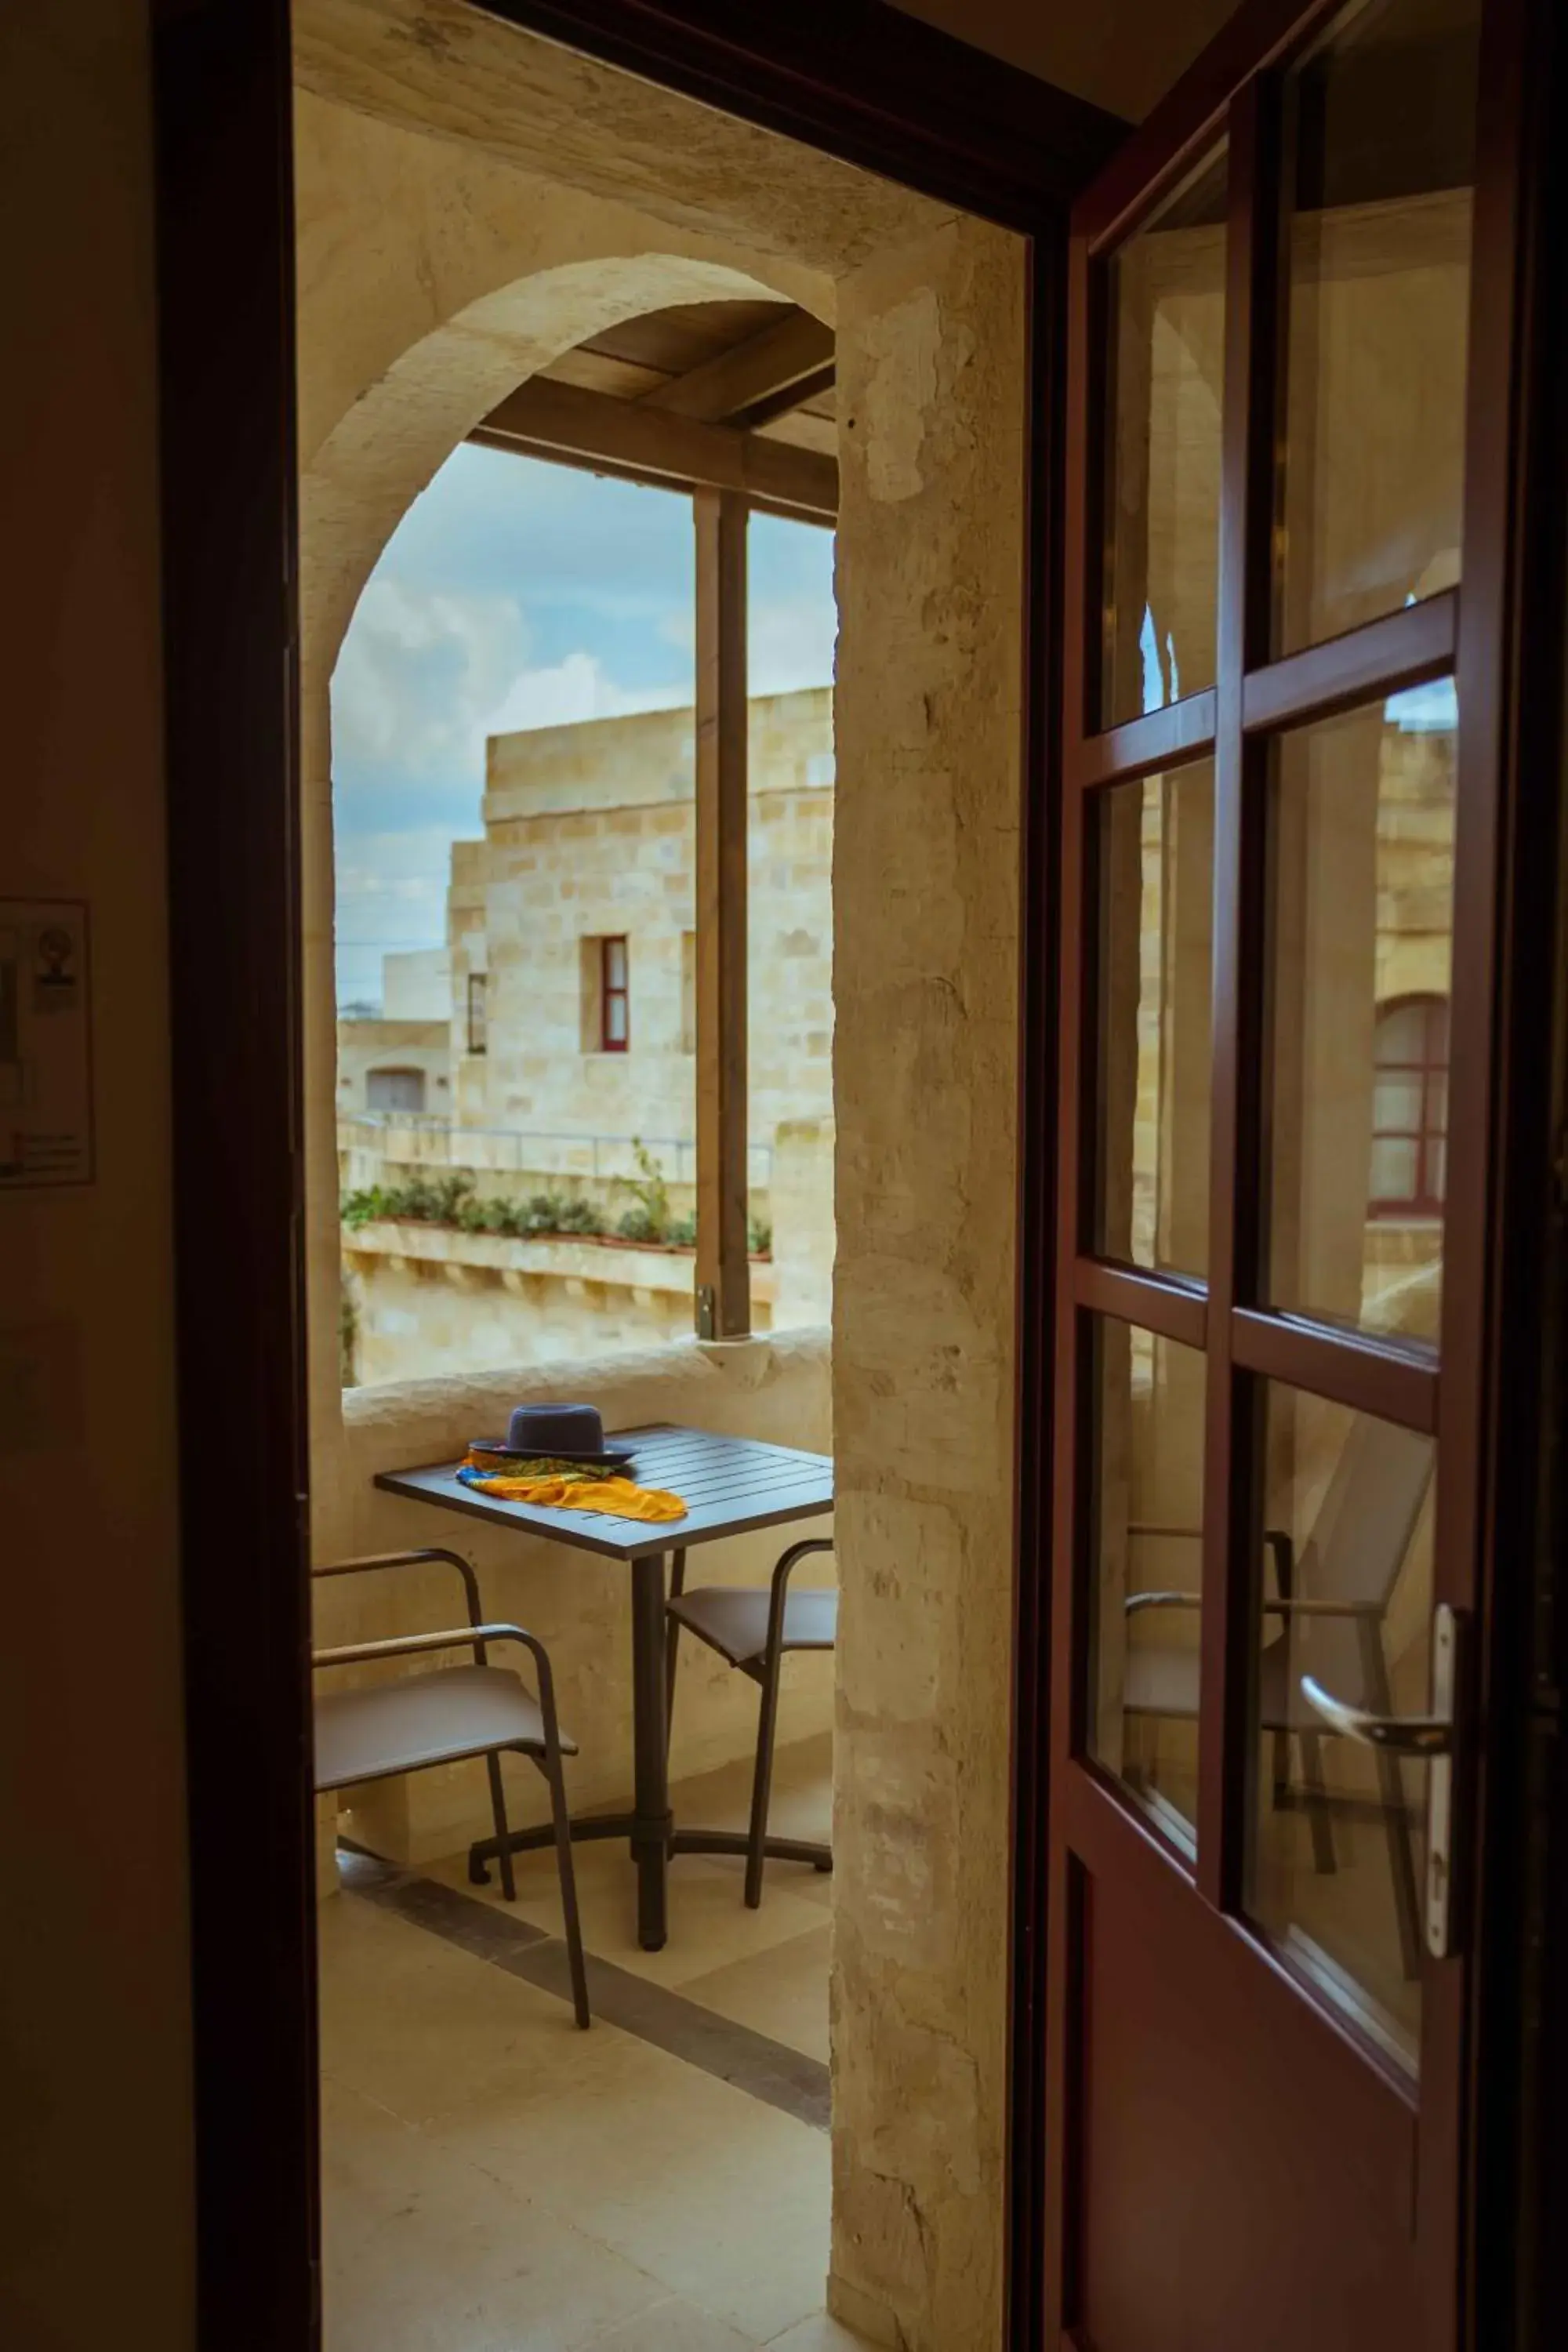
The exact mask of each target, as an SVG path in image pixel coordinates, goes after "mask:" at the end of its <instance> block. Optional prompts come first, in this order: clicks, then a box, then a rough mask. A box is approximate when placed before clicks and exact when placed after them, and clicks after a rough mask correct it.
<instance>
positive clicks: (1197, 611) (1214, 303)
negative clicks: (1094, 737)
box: [1099, 148, 1226, 727]
mask: <svg viewBox="0 0 1568 2352" xmlns="http://www.w3.org/2000/svg"><path fill="white" fill-rule="evenodd" d="M1225 222H1226V152H1225V150H1224V149H1223V148H1221V149H1220V150H1219V151H1218V152H1216V153H1215V154H1214V155H1212V156H1211V157H1209V158H1208V159H1207V161H1205V163H1203V164H1201V165H1200V166H1199V168H1198V170H1197V171H1196V172H1195V173H1194V174H1193V175H1192V176H1191V177H1190V178H1189V179H1188V180H1186V181H1185V182H1184V184H1183V185H1182V186H1181V187H1180V188H1178V189H1177V191H1176V193H1175V194H1173V196H1170V197H1169V198H1167V200H1166V202H1165V203H1164V204H1163V205H1162V206H1161V208H1160V210H1159V211H1158V212H1157V213H1156V214H1155V215H1154V217H1153V218H1152V220H1151V221H1150V222H1148V223H1147V225H1146V226H1144V227H1143V228H1142V229H1140V230H1139V231H1138V233H1137V235H1136V236H1132V237H1130V238H1129V240H1128V242H1127V243H1126V244H1125V245H1124V246H1123V247H1121V251H1120V252H1119V253H1117V254H1116V256H1115V257H1114V258H1113V259H1112V261H1111V262H1110V268H1109V269H1108V271H1107V277H1108V279H1109V288H1108V297H1109V299H1108V310H1109V326H1108V337H1109V349H1108V351H1107V354H1106V393H1105V397H1106V414H1105V424H1104V433H1105V505H1104V513H1103V526H1102V527H1103V534H1104V536H1103V557H1102V561H1103V563H1104V568H1105V577H1104V583H1103V584H1104V612H1103V616H1102V624H1101V647H1100V696H1099V703H1100V713H1099V721H1100V726H1102V727H1113V726H1116V725H1118V724H1119V723H1120V722H1121V720H1122V719H1136V718H1138V717H1139V716H1140V714H1141V713H1142V712H1143V711H1146V710H1157V709H1160V708H1161V707H1162V705H1163V704H1164V703H1167V702H1176V701H1179V700H1180V699H1181V698H1182V697H1183V696H1184V695H1187V694H1195V693H1196V692H1198V691H1199V689H1200V688H1203V687H1205V686H1212V685H1213V684H1214V681H1215V616H1216V613H1217V608H1218V585H1219V481H1220V415H1221V407H1222V404H1223V396H1224V377H1225V247H1226V233H1225Z"/></svg>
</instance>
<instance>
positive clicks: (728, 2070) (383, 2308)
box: [321, 1741, 860, 2352]
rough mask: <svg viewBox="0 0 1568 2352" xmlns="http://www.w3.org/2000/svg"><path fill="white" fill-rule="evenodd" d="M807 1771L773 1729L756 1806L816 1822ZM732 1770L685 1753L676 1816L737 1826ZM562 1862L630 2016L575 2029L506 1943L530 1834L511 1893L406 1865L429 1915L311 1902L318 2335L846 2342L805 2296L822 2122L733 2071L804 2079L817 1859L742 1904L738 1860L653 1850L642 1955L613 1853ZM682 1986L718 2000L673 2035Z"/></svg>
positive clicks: (547, 2344) (649, 2351) (587, 1850)
mask: <svg viewBox="0 0 1568 2352" xmlns="http://www.w3.org/2000/svg"><path fill="white" fill-rule="evenodd" d="M827 1780H828V1757H827V1746H826V1741H813V1742H810V1743H807V1744H805V1745H804V1746H802V1747H799V1748H794V1749H786V1750H782V1751H781V1752H780V1755H779V1758H778V1762H777V1780H776V1784H775V1797H774V1806H773V1827H774V1828H775V1829H776V1830H778V1831H780V1832H784V1833H785V1834H788V1833H790V1832H791V1831H794V1832H795V1833H796V1834H799V1835H805V1836H816V1837H821V1836H824V1835H825V1834H826V1819H827ZM746 1793H747V1773H746V1770H745V1769H744V1768H741V1769H735V1770H728V1771H725V1772H722V1773H716V1774H710V1775H707V1776H705V1777H704V1778H703V1779H702V1780H694V1781H689V1782H688V1783H686V1784H685V1785H684V1786H683V1787H681V1788H680V1789H679V1790H677V1792H676V1809H677V1815H678V1818H681V1819H685V1820H688V1821H697V1820H701V1821H705V1822H712V1823H714V1824H716V1825H719V1826H723V1827H728V1826H731V1825H739V1824H740V1823H741V1822H743V1820H744V1813H745V1803H746ZM797 1825H798V1826H797ZM577 1864H578V1873H579V1885H580V1890H581V1895H582V1902H583V1911H584V1933H585V1937H586V1941H587V1944H588V1948H589V1951H590V1953H591V1954H593V1955H595V1956H597V1958H600V1959H601V1960H604V1961H608V1962H611V1963H613V1964H614V1970H621V1971H625V1972H626V1977H624V1978H621V1979H616V1981H618V1982H619V1983H620V1984H621V1985H622V1987H623V1989H624V1991H623V1998H622V1999H621V2000H620V2002H619V2013H620V2014H621V2015H622V2016H624V2017H626V2018H628V2019H630V2020H631V2021H632V2028H631V2030H628V2028H627V2027H626V2026H625V2025H622V2024H618V2023H616V2022H615V2021H613V2020H612V2019H611V2018H610V2017H608V2016H605V2015H600V2016H596V2017H595V2022H594V2025H593V2028H592V2030H591V2031H590V2032H587V2033H585V2034H584V2033H579V2032H577V2031H576V2029H575V2027H574V2024H573V2021H572V2016H571V2012H570V2011H569V2009H568V2008H567V2006H566V2004H565V2002H564V2001H563V2000H561V1999H559V1998H557V1997H556V1995H554V1994H553V1993H552V1992H550V1991H547V1990H542V1988H541V1987H540V1985H538V1984H537V1983H534V1982H531V1981H527V1980H526V1979H525V1978H524V1977H522V1976H520V1975H518V1974H515V1973H512V1972H511V1971H510V1969H509V1967H508V1965H507V1960H508V1951H507V1946H508V1943H509V1942H511V1943H515V1944H517V1945H518V1946H519V1948H520V1950H521V1964H522V1965H523V1966H525V1967H527V1966H532V1965H533V1964H534V1963H536V1962H537V1959H538V1956H539V1953H540V1951H541V1950H542V1949H543V1950H546V1951H548V1949H549V1948H548V1947H543V1946H542V1945H541V1943H540V1941H539V1939H538V1937H537V1936H535V1937H532V1938H531V1940H528V1939H527V1931H528V1929H529V1928H532V1929H534V1930H538V1929H543V1930H545V1931H547V1932H548V1933H549V1934H550V1935H552V1936H553V1935H556V1934H558V1933H559V1929H560V1906H559V1902H558V1900H557V1895H556V1888H555V1878H554V1865H553V1861H552V1857H551V1856H550V1855H548V1854H533V1855H526V1856H520V1857H519V1864H518V1900H517V1903H516V1905H515V1906H509V1905H505V1904H503V1903H501V1901H500V1895H499V1891H497V1890H496V1889H493V1888H492V1889H489V1890H486V1889H481V1888H471V1887H469V1886H468V1883H467V1878H466V1874H465V1871H464V1867H463V1864H462V1862H461V1861H460V1860H457V1861H453V1862H451V1863H449V1864H438V1865H435V1866H433V1867H431V1868H430V1869H428V1870H426V1871H425V1872H423V1873H422V1874H421V1876H422V1877H423V1878H424V1879H426V1880H427V1881H428V1880H434V1881H437V1887H436V1888H435V1889H431V1890H427V1893H426V1901H425V1916H426V1917H436V1918H438V1919H439V1921H440V1922H441V1931H439V1932H438V1931H437V1929H436V1928H433V1927H431V1926H430V1925H427V1924H423V1923H422V1920H421V1917H420V1916H416V1914H417V1913H418V1909H419V1906H418V1905H417V1903H416V1902H414V1901H412V1900H411V1899H410V1898H409V1896H408V1894H407V1892H406V1890H403V1889H400V1888H399V1887H398V1886H397V1885H390V1886H388V1887H386V1888H384V1889H381V1890H379V1891H377V1892H374V1894H373V1893H363V1892H345V1893H344V1894H343V1895H341V1896H340V1897H338V1898H336V1899H334V1900H333V1901H331V1902H330V1903H328V1904H326V1905H325V1906H323V1910H322V1919H321V2074H322V2113H323V2124H322V2134H323V2170H324V2182H325V2203H326V2212H325V2230H326V2270H327V2275H326V2311H327V2343H328V2352H600V2348H601V2347H603V2352H612V2347H613V2352H758V2347H763V2346H766V2347H773V2352H854V2347H856V2346H858V2343H859V2340H860V2339H859V2338H858V2337H856V2336H851V2335H850V2334H848V2333H847V2331H846V2330H845V2329H843V2328H842V2327H839V2326H837V2325H836V2324H835V2323H834V2322H833V2321H831V2320H829V2319H828V2318H826V2316H825V2315H824V2312H823V2302H822V2294H823V2280H824V2276H825V2273H826V2267H827V2206H828V2141H827V2136H826V2132H825V2131H824V2130H822V2129H821V2128H820V2126H819V2125H818V2124H817V2123H816V2122H811V2121H806V2120H803V2119H802V2117H803V2115H804V2114H805V2112H808V2111H809V2105H810V2103H809V2100H807V2101H806V2103H805V2105H803V2106H802V2107H801V2108H800V2110H799V2111H798V2112H796V2111H792V2106H791V2101H792V2099H793V2098H794V2097H795V2092H794V2091H793V2090H792V2089H791V2088H790V2087H788V2085H787V2084H786V2087H785V2089H784V2092H783V2093H782V2094H781V2095H777V2096H773V2095H761V2096H759V2095H754V2093H753V2091H752V2090H751V2089H747V2088H743V2087H739V2086H738V2085H739V2084H742V2083H744V2082H745V2081H747V2080H748V2079H752V2078H756V2079H762V2078H763V2077H766V2076H767V2074H768V2071H769V2063H770V2060H769V2053H773V2058H774V2059H776V2060H779V2061H780V2062H781V2063H782V2065H783V2072H784V2074H786V2075H787V2074H789V2071H790V2068H791V2067H792V2066H793V2068H794V2070H795V2075H797V2076H800V2077H805V2078H808V2083H809V2078H811V2077H813V2076H815V2075H816V2074H817V2073H818V2069H819V2064H820V2063H821V2062H825V2061H826V2048H827V1941H828V1933H829V1915H828V1908H827V1906H828V1903H829V1900H830V1895H831V1882H830V1881H829V1880H828V1879H826V1878H824V1877H819V1876H817V1875H816V1874H815V1873H813V1872H812V1871H810V1870H809V1869H805V1868H802V1867H800V1866H797V1865H794V1864H770V1865H769V1874H768V1883H767V1887H766V1891H765V1893H764V1895H763V1906H762V1908H761V1910H760V1911H756V1912H749V1911H747V1910H746V1909H745V1907H744V1906H743V1905H742V1901H741V1864H739V1863H738V1862H731V1861H730V1860H728V1859H721V1858H717V1857H714V1858H710V1857H707V1856H695V1855H694V1856H683V1857H680V1858H679V1859H678V1860H677V1861H676V1863H675V1864H673V1867H672V1871H671V1890H670V1891H671V1933H670V1938H669V1942H668V1945H667V1947H666V1948H665V1950H664V1951H663V1952H659V1953H647V1952H643V1951H641V1950H639V1948H638V1947H637V1938H636V1934H635V1928H634V1924H633V1916H632V1873H631V1867H630V1864H629V1863H628V1862H627V1860H626V1853H625V1850H624V1848H622V1847H620V1846H619V1845H615V1846H612V1845H609V1844H605V1845H585V1846H579V1847H578V1849H577ZM459 1891H460V1894H461V1896H462V1897H463V1899H464V1905H465V1906H466V1905H468V1904H473V1905H475V1906H485V1907H486V1909H487V1910H488V1909H489V1906H495V1908H496V1910H497V1911H498V1912H499V1913H500V1915H502V1918H503V1920H504V1921H506V1922H516V1923H517V1928H518V1933H517V1934H516V1935H514V1934H513V1931H512V1928H511V1927H510V1926H508V1925H502V1924H499V1923H498V1924H497V1925H496V1926H495V1927H491V1926H490V1925H489V1922H488V1921H487V1919H486V1918H485V1917H484V1916H480V1917H479V1918H478V1919H475V1918H474V1916H473V1914H472V1913H471V1912H470V1911H468V1909H467V1908H466V1907H462V1908H459V1907H458V1905H457V1904H455V1902H454V1899H453V1898H454V1896H455V1895H457V1894H458V1892H459ZM469 1927H471V1928H473V1929H474V1930H475V1931H476V1932H475V1933H474V1934H473V1935H472V1936H470V1937H468V1941H467V1942H465V1941H464V1940H462V1937H463V1936H464V1934H465V1933H466V1931H467V1929H468V1928H469ZM455 1937H456V1938H457V1939H456V1940H455V1939H454V1938H455ZM476 1946H477V1947H478V1948H475V1947H476ZM487 1952H488V1953H489V1957H487V1956H486V1954H487ZM614 1970H612V1971H611V1972H609V1976H607V1979H606V1981H607V1982H608V1981H609V1979H610V1978H611V1977H613V1975H614ZM630 1978H635V1979H641V1980H643V1981H644V1982H646V1983H647V1984H649V1985H650V1986H657V1987H663V1988H666V1989H668V1990H669V1991H673V1992H675V1993H678V1994H679V2000H675V2001H673V2002H671V2000H669V1999H668V1997H667V1994H666V1993H653V1992H650V1993H647V1994H645V1993H641V1992H639V1991H637V1987H636V1985H635V1984H628V1983H627V1981H626V1979H630ZM606 1998H610V1999H613V1993H612V1994H609V1995H607V1996H606ZM639 2003H650V2004H652V2005H653V2006H654V2007H655V2008H658V2009H659V2010H661V2012H662V2015H661V2020H660V2026H661V2030H662V2031H663V2035H664V2038H663V2040H662V2042H661V2041H660V2040H659V2039H658V2036H657V2035H656V2038H654V2039H649V2038H647V2034H646V2033H645V2032H643V2031H640V2030H637V2009H638V2004H639ZM687 2003H696V2004H697V2005H698V2007H699V2008H700V2010H701V2011H705V2012H707V2013H708V2016H709V2017H710V2018H711V2019H715V2020H728V2021H730V2026H729V2028H728V2029H724V2028H720V2029H718V2030H717V2031H715V2030H714V2029H713V2028H711V2027H710V2026H708V2024H707V2020H706V2019H698V2020H697V2021H695V2022H696V2023H697V2024H698V2025H699V2026H700V2027H702V2028H703V2029H704V2031H703V2032H702V2033H700V2034H699V2035H697V2036H696V2037H694V2038H693V2040H692V2043H691V2046H692V2047H693V2049H695V2050H698V2052H699V2054H698V2055H697V2056H696V2057H695V2058H694V2057H689V2056H687V2055H683V2054H680V2051H681V2049H682V2048H684V2047H685V2046H686V2044H685V2041H684V2039H683V2036H682V2033H681V2032H680V2030H679V2028H680V2021H681V2019H682V2018H683V2017H684V2018H686V2019H688V2020H689V2019H690V2015H691V2012H690V2011H689V2009H687V2008H686V2007H685V2004H687ZM671 2018H673V2020H674V2029H675V2030H674V2031H673V2032H671V2031H669V2030H668V2027H669V2020H670V2019H671ZM672 2040H673V2041H674V2042H675V2044H676V2047H674V2048H672V2047H670V2046H668V2044H669V2042H670V2041H672ZM710 2042H711V2043H713V2044H714V2046H715V2047H716V2048H717V2051H718V2056H717V2057H715V2056H714V2055H713V2054H712V2052H711V2051H710V2050H709V2049H708V2047H707V2045H708V2043H710ZM781 2044H782V2045H784V2051H783V2052H780V2050H779V2047H778V2045H781ZM728 2053H734V2054H735V2055H736V2057H737V2059H738V2062H739V2063H736V2064H735V2065H734V2066H733V2067H731V2065H730V2063H729V2056H728ZM789 2053H802V2055H801V2056H800V2057H798V2058H795V2057H792V2056H791V2055H790V2054H789ZM778 2071H779V2070H778V2068H777V2067H775V2068H774V2072H775V2073H777V2072H778Z"/></svg>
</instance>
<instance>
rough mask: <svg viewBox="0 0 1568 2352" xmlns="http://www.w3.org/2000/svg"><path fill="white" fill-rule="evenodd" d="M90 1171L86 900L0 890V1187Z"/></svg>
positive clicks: (65, 1179) (76, 1178)
mask: <svg viewBox="0 0 1568 2352" xmlns="http://www.w3.org/2000/svg"><path fill="white" fill-rule="evenodd" d="M92 1177H93V1164H92V1030H91V1013H90V1009H89V972H88V943H87V908H86V905H85V904H84V902H83V901H82V900H81V899H79V898H0V1192H19V1191H24V1190H27V1189H30V1188H32V1187H34V1186H37V1185H42V1184H90V1183H91V1181H92Z"/></svg>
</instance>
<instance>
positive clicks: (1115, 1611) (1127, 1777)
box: [1086, 1317, 1205, 1852]
mask: <svg viewBox="0 0 1568 2352" xmlns="http://www.w3.org/2000/svg"><path fill="white" fill-rule="evenodd" d="M1204 1369H1205V1366H1204V1358H1203V1356H1202V1354H1201V1353H1200V1352H1199V1351H1198V1350H1197V1349H1194V1348H1183V1347H1179V1346H1178V1345H1177V1344H1176V1342H1175V1341H1174V1340H1173V1339H1157V1338H1156V1337H1155V1336H1154V1334H1153V1333H1152V1332H1151V1331H1142V1330H1134V1329H1133V1328H1131V1326H1130V1325H1128V1324H1126V1323H1120V1322H1117V1321H1115V1320H1113V1319H1111V1318H1109V1317H1100V1318H1096V1326H1095V1375H1094V1376H1095V1419H1094V1486H1093V1530H1092V1538H1091V1541H1092V1553H1091V1566H1090V1577H1089V1602H1088V1626H1089V1690H1088V1694H1087V1698H1088V1706H1087V1709H1086V1713H1087V1720H1088V1745H1089V1754H1090V1755H1091V1756H1092V1757H1093V1758H1094V1759H1096V1761H1097V1762H1099V1763H1100V1764H1102V1765H1104V1767H1105V1768H1106V1769H1107V1770H1108V1771H1110V1772H1113V1773H1115V1774H1116V1775H1117V1777H1118V1778H1119V1779H1120V1780H1122V1781H1123V1782H1124V1783H1125V1784H1126V1786H1127V1787H1128V1788H1129V1789H1130V1790H1131V1791H1132V1792H1133V1794H1134V1795H1136V1796H1137V1797H1138V1798H1139V1800H1140V1801H1141V1802H1142V1804H1143V1805H1144V1807H1145V1808H1146V1809H1147V1810H1148V1811H1150V1812H1151V1813H1152V1815H1153V1816H1154V1818H1155V1819H1156V1821H1158V1822H1159V1823H1160V1825H1161V1827H1162V1828H1163V1829H1164V1831H1165V1832H1166V1833H1167V1835H1168V1836H1171V1837H1173V1838H1174V1839H1175V1840H1176V1842H1177V1843H1178V1844H1181V1845H1183V1846H1184V1847H1185V1848H1186V1849H1187V1850H1188V1851H1189V1852H1191V1851H1192V1850H1193V1848H1194V1830H1193V1823H1194V1821H1195V1819H1196V1811H1197V1770H1198V1726H1197V1713H1198V1626H1199V1616H1198V1595H1199V1591H1200V1588H1201V1584H1202V1567H1203V1549H1202V1541H1201V1538H1202V1530H1203V1516H1204Z"/></svg>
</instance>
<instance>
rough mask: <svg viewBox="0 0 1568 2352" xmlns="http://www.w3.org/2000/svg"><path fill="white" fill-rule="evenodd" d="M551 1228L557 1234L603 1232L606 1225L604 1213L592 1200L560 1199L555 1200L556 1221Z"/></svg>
mask: <svg viewBox="0 0 1568 2352" xmlns="http://www.w3.org/2000/svg"><path fill="white" fill-rule="evenodd" d="M550 1230H551V1232H552V1233H557V1234H602V1233H604V1232H605V1220H604V1217H603V1215H602V1213H600V1211H599V1210H597V1209H595V1206H594V1203H593V1202H592V1201H563V1200H558V1201H556V1202H555V1221H554V1223H553V1224H552V1226H551V1228H550Z"/></svg>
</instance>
